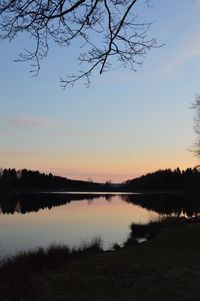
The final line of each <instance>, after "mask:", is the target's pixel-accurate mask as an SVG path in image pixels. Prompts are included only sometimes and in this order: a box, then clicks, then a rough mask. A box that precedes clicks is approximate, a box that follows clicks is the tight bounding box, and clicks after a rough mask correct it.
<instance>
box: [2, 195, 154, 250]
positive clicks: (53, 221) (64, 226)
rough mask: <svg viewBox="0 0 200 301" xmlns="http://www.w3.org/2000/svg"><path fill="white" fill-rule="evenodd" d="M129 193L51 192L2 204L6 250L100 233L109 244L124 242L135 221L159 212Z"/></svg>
mask: <svg viewBox="0 0 200 301" xmlns="http://www.w3.org/2000/svg"><path fill="white" fill-rule="evenodd" d="M136 195H137V194H136ZM126 197H127V195H126V194H115V195H113V194H110V193H105V194H103V195H102V194H98V193H60V194H57V193H55V194H51V193H48V194H37V195H32V196H31V195H30V196H26V197H24V198H23V197H21V196H19V197H18V198H17V199H15V200H12V201H11V202H10V203H9V204H8V203H5V204H0V254H2V255H8V254H9V255H12V254H15V253H16V252H17V251H21V250H28V249H30V248H31V249H33V248H36V247H39V246H41V247H47V246H49V245H50V244H52V243H55V244H63V243H64V244H67V245H68V246H71V247H72V246H79V245H80V244H81V243H82V242H85V241H86V242H87V241H91V240H92V238H94V237H97V236H98V237H99V236H100V237H101V238H102V240H103V245H104V249H110V248H111V247H112V245H113V244H114V243H118V244H120V245H122V244H123V243H124V241H125V240H126V239H127V237H128V234H129V232H130V229H129V226H130V224H131V223H133V222H135V223H148V222H149V221H150V220H152V219H156V218H158V216H159V214H158V213H156V212H155V211H153V210H147V209H145V208H142V207H140V206H139V205H136V204H134V203H132V202H127V201H126ZM131 198H133V199H134V194H131Z"/></svg>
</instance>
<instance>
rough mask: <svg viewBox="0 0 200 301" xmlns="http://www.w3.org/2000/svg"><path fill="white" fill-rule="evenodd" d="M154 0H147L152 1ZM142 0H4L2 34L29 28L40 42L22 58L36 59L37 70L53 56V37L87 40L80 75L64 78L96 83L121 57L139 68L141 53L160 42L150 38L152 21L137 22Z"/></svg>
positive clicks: (66, 41)
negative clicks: (96, 77) (94, 77)
mask: <svg viewBox="0 0 200 301" xmlns="http://www.w3.org/2000/svg"><path fill="white" fill-rule="evenodd" d="M149 1H150V0H146V3H147V5H149ZM137 2H139V0H78V1H77V0H68V1H67V0H3V1H0V39H1V40H4V39H8V40H12V39H13V38H15V36H16V35H17V34H19V33H23V32H26V33H28V34H29V35H30V36H31V38H32V39H33V40H34V41H35V47H34V50H32V51H30V50H25V51H24V52H23V53H21V54H20V56H19V59H18V60H19V61H32V64H31V71H30V72H31V73H32V74H33V75H37V74H38V72H39V70H40V61H41V60H42V59H43V58H45V57H46V56H47V55H48V51H49V41H50V40H53V41H54V42H55V43H57V44H59V45H60V46H69V45H70V44H71V42H73V41H74V40H75V39H79V40H81V41H82V47H81V52H80V56H79V61H80V63H81V64H82V66H83V67H84V68H83V70H80V72H78V73H77V74H74V75H70V76H67V77H66V79H63V78H62V79H61V84H62V85H63V86H64V87H66V86H67V85H69V84H71V85H73V84H74V83H75V82H77V81H78V80H80V79H85V80H86V85H89V84H90V77H91V75H92V73H93V72H94V71H95V70H96V69H97V70H98V72H99V73H100V74H102V73H103V72H105V71H107V70H109V69H110V68H111V66H112V64H113V63H114V64H116V62H119V64H120V65H122V66H124V67H125V66H127V65H129V66H130V68H131V69H132V70H136V69H137V66H138V65H141V64H142V60H140V59H139V57H144V56H145V55H146V52H147V51H148V50H150V49H152V48H155V47H158V45H157V41H156V39H155V38H153V39H148V38H147V34H148V29H149V26H150V25H151V24H150V23H146V22H143V23H141V22H140V23H139V22H138V23H137V17H136V15H133V8H134V7H135V6H136V4H137Z"/></svg>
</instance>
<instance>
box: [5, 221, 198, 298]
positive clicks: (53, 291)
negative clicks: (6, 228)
mask: <svg viewBox="0 0 200 301" xmlns="http://www.w3.org/2000/svg"><path fill="white" fill-rule="evenodd" d="M95 250H96V248H95ZM63 251H64V254H65V253H66V252H68V251H66V250H65V249H64V250H63V249H62V251H61V250H60V251H59V252H60V253H59V254H60V255H59V256H60V257H62V258H63V257H64V258H65V259H64V260H61V261H60V263H59V265H58V266H55V265H51V264H50V265H46V264H44V265H43V268H42V269H41V268H39V270H38V268H37V265H36V268H34V272H32V269H33V266H35V263H34V264H33V262H34V261H37V260H38V259H39V258H40V260H41V258H43V259H44V257H45V256H48V254H49V256H50V254H51V256H50V257H49V258H51V259H52V258H56V257H57V255H56V256H55V254H54V255H52V253H54V252H55V249H54V250H53V249H52V250H51V251H48V252H46V255H44V253H43V252H44V251H43V252H42V251H40V254H39V255H40V256H39V255H33V254H32V255H31V256H30V254H29V256H27V259H26V260H27V262H26V264H24V262H25V261H26V260H25V259H23V256H21V257H18V259H17V258H15V259H14V258H13V261H12V262H11V261H10V265H9V264H8V263H9V262H7V264H5V265H4V268H3V269H0V284H1V285H0V293H1V295H0V300H1V301H15V300H16V301H18V300H19V301H22V300H23V301H33V300H34V301H68V300H70V301H86V300H87V301H90V300H91V301H100V300H101V301H108V300H110V301H129V300H130V301H133V300H134V301H151V300H153V301H169V300H170V301H198V300H199V296H200V285H199V283H200V260H199V254H200V224H191V225H185V226H184V227H170V228H164V229H162V230H161V231H159V232H158V234H157V236H156V237H155V239H152V240H149V241H147V242H145V243H143V244H141V245H139V244H135V245H134V246H127V247H125V248H121V249H119V250H116V251H109V252H96V251H95V252H92V251H91V249H90V251H89V252H87V251H86V252H79V254H78V253H77V256H74V257H73V256H68V255H67V256H63ZM56 254H58V253H57V252H56ZM34 256H35V257H34ZM37 256H38V258H37ZM54 256H55V257H54ZM25 257H26V256H25ZM28 257H29V260H28ZM66 257H67V258H66ZM36 258H37V259H36ZM69 258H70V260H69ZM19 259H20V260H19ZM41 262H43V260H41ZM23 265H24V268H25V267H26V270H25V271H24V273H25V275H24V276H26V278H27V282H26V281H25V282H23V281H22V280H21V279H20V278H21V277H23V275H22V274H21V273H22V268H21V267H22V266H23ZM39 267H40V265H39ZM26 288H27V289H26Z"/></svg>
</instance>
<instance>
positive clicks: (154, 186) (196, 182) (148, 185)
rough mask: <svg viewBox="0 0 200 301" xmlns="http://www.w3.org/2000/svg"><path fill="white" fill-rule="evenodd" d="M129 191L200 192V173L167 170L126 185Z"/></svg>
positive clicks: (192, 169) (187, 170) (196, 171)
mask: <svg viewBox="0 0 200 301" xmlns="http://www.w3.org/2000/svg"><path fill="white" fill-rule="evenodd" d="M124 189H125V190H128V191H170V190H181V191H186V192H194V191H198V190H200V172H199V170H198V169H197V168H187V169H186V170H182V171H181V170H180V169H179V168H176V169H175V170H171V169H165V170H158V171H156V172H152V173H148V174H146V175H144V176H141V177H138V178H135V179H131V180H128V181H126V182H125V183H124Z"/></svg>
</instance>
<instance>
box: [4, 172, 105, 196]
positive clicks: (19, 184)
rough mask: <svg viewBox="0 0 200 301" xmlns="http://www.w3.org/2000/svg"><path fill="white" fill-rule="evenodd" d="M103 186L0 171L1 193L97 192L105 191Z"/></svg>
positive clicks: (54, 177) (49, 175) (47, 176)
mask: <svg viewBox="0 0 200 301" xmlns="http://www.w3.org/2000/svg"><path fill="white" fill-rule="evenodd" d="M103 186H105V185H102V184H99V183H94V182H92V181H78V180H70V179H67V178H64V177H61V176H54V175H52V174H51V173H50V174H45V173H40V172H39V171H32V170H27V169H22V170H15V169H2V170H1V171H0V191H5V190H6V191H18V190H43V189H49V190H54V189H55V190H62V189H63V190H66V191H73V190H74V191H77V190H81V191H83V190H84V191H95V190H100V191H101V190H103V188H104V187H103Z"/></svg>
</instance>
